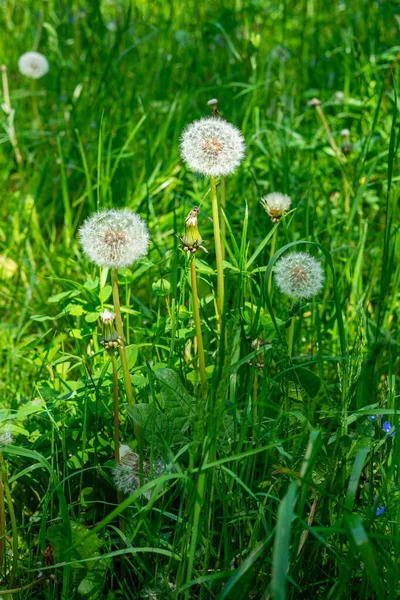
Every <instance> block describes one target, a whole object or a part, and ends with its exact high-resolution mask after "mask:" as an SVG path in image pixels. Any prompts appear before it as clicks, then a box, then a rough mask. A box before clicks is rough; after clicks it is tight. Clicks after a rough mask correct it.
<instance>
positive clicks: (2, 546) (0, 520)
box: [0, 471, 6, 571]
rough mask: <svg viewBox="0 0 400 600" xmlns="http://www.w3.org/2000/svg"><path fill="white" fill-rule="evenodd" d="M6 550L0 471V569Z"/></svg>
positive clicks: (4, 511) (4, 515)
mask: <svg viewBox="0 0 400 600" xmlns="http://www.w3.org/2000/svg"><path fill="white" fill-rule="evenodd" d="M5 552H6V509H5V504H4V483H3V477H2V475H1V471H0V571H1V569H2V568H3V567H4V566H5V564H4V560H5Z"/></svg>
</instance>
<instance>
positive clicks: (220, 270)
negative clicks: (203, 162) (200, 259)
mask: <svg viewBox="0 0 400 600" xmlns="http://www.w3.org/2000/svg"><path fill="white" fill-rule="evenodd" d="M210 183H211V207H212V218H213V228H214V243H215V262H216V265H217V306H218V327H219V329H220V328H221V320H222V317H223V313H224V301H225V298H224V294H225V284H224V258H223V253H222V241H221V231H220V227H219V208H218V199H217V186H216V183H215V177H210Z"/></svg>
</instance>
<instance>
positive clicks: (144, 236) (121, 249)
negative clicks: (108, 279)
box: [79, 208, 149, 269]
mask: <svg viewBox="0 0 400 600" xmlns="http://www.w3.org/2000/svg"><path fill="white" fill-rule="evenodd" d="M79 233H80V242H81V244H82V248H83V251H84V253H85V254H86V256H87V257H88V259H89V260H90V261H91V262H94V263H95V264H96V265H98V266H99V267H109V268H116V269H118V268H119V267H128V266H130V265H132V264H133V263H134V262H135V261H136V260H138V259H139V258H141V257H142V256H144V255H145V254H146V253H147V249H148V247H149V234H148V231H147V226H146V223H145V222H144V221H143V220H142V219H141V218H140V217H139V215H137V214H136V213H134V212H132V211H131V210H129V209H127V208H122V209H111V210H107V209H105V210H101V211H99V212H97V213H95V214H94V215H92V216H91V217H89V218H88V219H86V221H85V222H84V224H83V225H82V227H81V228H80V230H79Z"/></svg>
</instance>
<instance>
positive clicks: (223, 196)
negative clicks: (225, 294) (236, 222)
mask: <svg viewBox="0 0 400 600" xmlns="http://www.w3.org/2000/svg"><path fill="white" fill-rule="evenodd" d="M219 200H220V206H221V209H222V210H223V211H224V212H225V209H226V179H225V177H221V183H220V188H219ZM221 234H222V237H223V238H225V237H226V235H225V234H226V223H225V219H224V218H222V219H221ZM224 258H225V247H224V245H222V260H223V259H224Z"/></svg>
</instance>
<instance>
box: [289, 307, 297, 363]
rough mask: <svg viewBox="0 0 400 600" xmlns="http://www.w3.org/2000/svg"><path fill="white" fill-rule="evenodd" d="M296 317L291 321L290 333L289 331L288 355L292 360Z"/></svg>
mask: <svg viewBox="0 0 400 600" xmlns="http://www.w3.org/2000/svg"><path fill="white" fill-rule="evenodd" d="M295 319H296V317H294V316H293V317H292V318H291V321H290V326H289V331H288V354H289V357H290V358H292V354H293V337H294V324H295Z"/></svg>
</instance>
